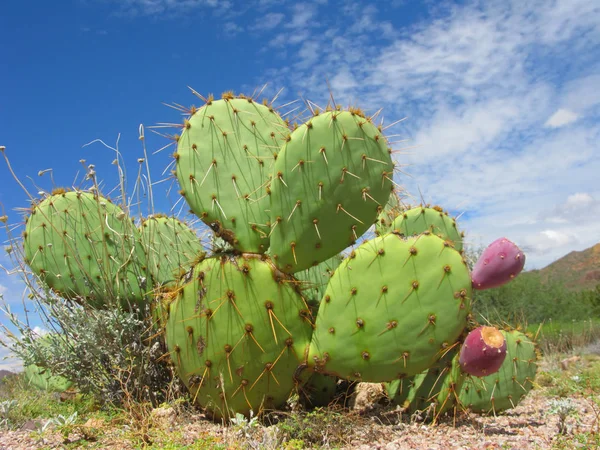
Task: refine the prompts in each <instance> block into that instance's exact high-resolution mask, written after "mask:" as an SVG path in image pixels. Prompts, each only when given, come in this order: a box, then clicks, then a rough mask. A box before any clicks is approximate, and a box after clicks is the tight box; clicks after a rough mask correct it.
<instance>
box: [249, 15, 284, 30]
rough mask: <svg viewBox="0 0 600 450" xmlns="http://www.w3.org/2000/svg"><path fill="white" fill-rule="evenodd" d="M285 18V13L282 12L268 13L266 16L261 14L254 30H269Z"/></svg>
mask: <svg viewBox="0 0 600 450" xmlns="http://www.w3.org/2000/svg"><path fill="white" fill-rule="evenodd" d="M284 18H285V14H282V13H267V14H265V15H264V16H260V17H258V18H257V19H256V22H255V23H254V26H253V27H252V29H253V30H257V31H267V30H272V29H273V28H276V27H277V26H278V25H279V24H280V23H281V22H282V21H283V19H284Z"/></svg>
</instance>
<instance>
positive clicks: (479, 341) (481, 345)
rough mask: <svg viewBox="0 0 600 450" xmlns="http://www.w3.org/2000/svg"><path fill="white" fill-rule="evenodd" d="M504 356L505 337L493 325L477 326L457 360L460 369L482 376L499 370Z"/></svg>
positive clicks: (469, 335) (466, 340)
mask: <svg viewBox="0 0 600 450" xmlns="http://www.w3.org/2000/svg"><path fill="white" fill-rule="evenodd" d="M504 358H506V339H504V335H503V334H502V333H501V332H500V331H499V330H498V329H496V328H494V327H479V328H476V329H474V330H473V331H471V332H470V333H469V334H468V336H467V338H466V339H465V342H464V343H463V346H462V348H461V349H460V357H459V360H458V362H459V363H460V367H461V368H462V370H463V371H464V372H466V373H468V374H470V375H473V376H475V377H484V376H486V375H491V374H493V373H496V372H498V370H500V366H502V363H503V362H504Z"/></svg>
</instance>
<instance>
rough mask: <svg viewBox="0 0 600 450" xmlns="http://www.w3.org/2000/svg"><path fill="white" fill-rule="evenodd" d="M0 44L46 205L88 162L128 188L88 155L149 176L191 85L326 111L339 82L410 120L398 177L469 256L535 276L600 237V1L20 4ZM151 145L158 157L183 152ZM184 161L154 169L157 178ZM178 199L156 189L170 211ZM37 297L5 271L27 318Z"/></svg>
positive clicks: (10, 145) (8, 12) (4, 124)
mask: <svg viewBox="0 0 600 450" xmlns="http://www.w3.org/2000/svg"><path fill="white" fill-rule="evenodd" d="M0 30H2V41H3V44H2V46H0V61H1V64H2V71H1V72H0V73H1V74H0V80H1V82H0V145H4V146H6V148H7V150H6V152H7V155H8V157H9V158H10V161H11V163H12V165H13V167H14V169H15V171H16V172H17V174H18V176H19V177H20V178H21V179H23V180H24V181H25V183H26V185H27V188H28V189H29V190H30V191H31V192H32V193H36V192H37V191H38V190H39V189H38V188H41V189H50V188H51V187H52V183H51V180H50V178H49V173H46V174H45V175H44V176H41V177H38V175H37V174H38V172H39V171H40V170H45V169H48V168H52V169H53V172H52V174H53V177H54V181H55V183H56V184H57V185H67V186H69V185H71V184H72V183H73V179H74V177H75V174H76V173H77V171H79V172H80V174H81V169H82V166H81V164H80V162H79V161H80V160H81V159H85V160H86V161H87V163H94V164H95V165H96V167H97V171H98V173H99V175H100V176H101V177H102V178H103V179H104V180H106V183H107V186H112V185H114V184H115V182H116V173H115V168H114V166H112V165H111V161H112V160H113V154H111V151H110V150H108V149H107V148H105V147H103V146H102V145H100V144H93V145H90V146H87V147H83V145H84V144H86V143H88V142H90V141H93V140H94V139H102V140H104V141H105V142H106V143H108V144H109V145H114V144H115V142H116V140H117V137H118V136H119V135H120V141H119V148H120V149H121V151H122V152H123V154H124V158H125V160H126V163H127V169H128V170H129V171H130V172H131V173H133V172H135V171H137V162H136V160H137V158H139V157H140V156H141V154H142V147H141V145H140V141H139V140H138V139H137V138H138V127H139V125H140V124H144V125H145V126H149V125H152V124H155V123H157V122H173V121H178V120H180V117H179V115H178V113H177V112H176V111H174V110H172V109H169V108H167V107H165V106H163V105H162V104H161V102H177V103H181V104H185V105H191V104H194V103H195V104H196V105H198V104H199V101H198V99H197V98H195V97H194V96H193V95H191V94H190V92H189V91H188V89H187V87H186V86H188V85H189V86H192V87H194V88H195V89H196V90H198V91H199V92H201V93H203V94H208V93H215V94H217V95H218V94H220V93H221V92H223V91H226V90H235V91H236V92H245V93H252V92H253V91H254V90H255V89H256V88H257V87H258V88H260V87H262V86H263V85H264V84H265V83H268V86H267V88H266V89H265V91H264V94H265V96H267V97H272V96H274V95H275V93H276V92H277V91H278V90H279V89H280V88H284V89H285V90H284V93H283V94H282V95H281V96H280V97H279V99H280V100H279V103H280V104H283V103H285V102H287V101H290V100H294V99H296V98H298V97H300V96H301V97H303V98H307V99H310V100H312V101H314V102H316V103H317V104H324V103H326V102H327V97H328V89H327V83H326V81H327V80H329V82H330V85H331V87H332V90H333V93H334V95H335V97H336V101H337V102H338V103H342V104H356V105H359V106H362V107H363V108H365V109H367V110H368V111H371V112H375V111H376V110H377V109H379V108H381V107H383V108H384V110H383V113H382V115H383V117H385V121H386V123H391V122H393V121H395V120H397V119H400V118H403V117H405V116H407V117H408V119H407V120H405V121H404V122H402V124H399V125H397V126H395V127H393V128H392V129H390V130H389V131H390V132H391V133H393V134H394V135H398V137H396V138H394V139H392V140H403V139H407V140H408V141H406V143H402V144H399V145H405V146H411V147H412V146H416V148H414V149H412V150H409V151H406V152H405V153H400V154H398V155H396V156H397V159H398V161H399V162H400V163H401V164H408V165H409V166H408V167H407V168H406V171H407V172H408V173H409V174H410V175H411V177H406V176H402V175H398V176H397V177H396V181H397V182H398V183H399V184H402V185H403V186H405V187H406V189H407V190H408V192H409V193H411V194H413V195H414V200H415V201H417V202H418V201H420V198H421V197H420V196H421V194H420V193H422V195H423V198H424V199H425V200H426V201H427V202H431V203H437V204H441V205H443V206H444V207H446V208H448V209H449V210H450V211H451V212H452V213H453V214H457V215H458V214H461V213H462V214H463V215H462V216H461V225H462V228H463V229H464V230H465V231H466V232H467V240H468V241H469V243H471V244H473V245H476V246H477V245H483V244H485V243H488V242H490V241H492V240H494V239H495V238H497V237H499V236H506V237H508V238H510V239H512V240H514V241H515V242H517V243H518V244H519V245H520V246H521V247H522V248H523V249H524V250H525V251H526V252H527V258H528V263H527V266H526V268H528V269H533V268H540V267H543V266H544V265H546V264H548V263H549V262H551V261H553V260H554V259H556V258H558V257H561V256H563V255H564V254H566V253H568V252H570V251H573V250H582V249H585V248H587V247H590V246H591V245H593V244H595V243H598V242H599V241H600V185H599V184H598V182H597V180H598V175H597V174H599V173H600V120H599V119H600V5H598V3H597V2H590V1H589V0H568V1H562V2H561V1H535V0H533V1H528V2H522V1H519V0H514V1H505V2H472V1H464V2H429V1H427V2H417V1H385V2H383V1H381V2H366V1H343V0H339V1H333V0H329V1H327V0H309V1H305V2H290V1H284V0H277V1H274V0H244V1H241V0H240V1H234V0H230V1H216V0H121V1H116V0H115V1H111V0H63V1H60V2H44V1H41V0H34V1H31V2H27V3H24V2H22V1H19V0H7V1H4V2H2V4H1V5H0ZM146 135H147V146H148V150H149V151H150V152H153V151H154V150H157V149H159V148H161V147H162V146H164V145H165V144H166V143H167V141H165V140H164V139H163V138H161V137H159V136H153V135H151V134H150V133H148V132H146ZM168 153H170V152H169V151H164V152H162V153H159V154H157V155H153V156H152V157H151V158H150V164H151V167H152V173H153V177H154V179H160V177H161V176H160V174H161V172H162V171H163V169H164V167H166V166H167V164H168V163H169V158H168ZM28 175H29V176H30V177H31V178H32V179H33V182H35V184H36V185H37V186H34V184H33V182H32V181H30V180H27V178H26V177H27V176H28ZM80 176H81V175H80ZM0 177H1V179H2V187H1V189H0V203H1V204H2V206H3V208H4V210H5V211H6V213H7V214H8V216H9V222H10V223H11V224H15V225H16V224H18V223H20V222H22V217H21V216H20V215H19V213H18V212H15V211H14V208H15V207H24V206H27V204H28V200H27V196H26V195H25V193H24V192H23V191H22V190H21V188H20V187H19V186H18V184H17V183H16V182H14V181H13V179H12V177H11V176H10V173H9V172H8V169H7V167H6V165H5V164H3V163H2V162H1V161H0ZM167 187H168V183H164V184H161V185H158V186H157V187H156V188H155V196H156V198H157V199H160V201H159V202H158V204H157V206H158V208H159V209H161V210H163V211H167V210H169V209H170V207H171V205H172V203H173V200H175V197H174V196H171V197H168V196H167V195H166V192H165V190H166V188H167ZM419 192H420V193H419ZM171 198H172V199H173V200H171ZM2 233H3V232H2ZM1 237H2V240H3V241H4V240H5V239H6V237H5V236H4V234H3V235H2V236H1ZM0 263H1V264H3V265H6V264H7V260H6V257H5V256H4V255H2V256H0ZM22 290H23V288H22V285H21V284H20V283H19V280H18V278H17V277H9V276H6V275H5V274H4V273H0V292H2V293H3V294H4V296H5V299H6V300H7V301H8V303H9V304H10V305H11V307H12V308H13V310H14V311H16V312H17V313H19V312H21V310H22V307H21V306H20V298H21V293H22ZM0 320H2V321H3V322H6V320H5V319H4V318H0ZM36 320H37V319H34V324H36V323H37V322H36ZM0 365H1V364H0Z"/></svg>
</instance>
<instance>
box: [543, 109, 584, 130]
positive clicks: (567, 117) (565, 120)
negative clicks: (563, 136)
mask: <svg viewBox="0 0 600 450" xmlns="http://www.w3.org/2000/svg"><path fill="white" fill-rule="evenodd" d="M577 119H579V115H578V114H576V113H574V112H573V111H571V110H568V109H563V108H560V109H559V110H557V111H556V112H555V113H554V114H552V115H551V116H550V117H549V118H548V120H547V121H546V124H545V125H546V126H547V127H550V128H559V127H563V126H565V125H568V124H570V123H572V122H575V121H576V120H577Z"/></svg>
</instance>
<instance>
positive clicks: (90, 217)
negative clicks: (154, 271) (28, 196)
mask: <svg viewBox="0 0 600 450" xmlns="http://www.w3.org/2000/svg"><path fill="white" fill-rule="evenodd" d="M140 239H141V237H140V234H139V231H138V230H137V229H136V227H135V225H134V224H133V223H132V221H131V219H129V218H128V217H127V215H126V214H125V213H124V212H123V210H122V209H121V208H119V207H118V206H116V205H114V204H112V203H111V202H110V201H109V200H108V199H105V198H103V197H100V196H95V195H93V194H91V193H89V192H80V191H70V192H65V191H63V190H59V191H57V192H56V194H54V195H51V196H49V197H47V198H45V199H44V200H42V201H41V202H40V203H38V204H36V205H34V207H33V209H32V212H31V215H30V216H29V217H28V218H27V225H26V228H25V233H24V239H23V245H24V249H25V261H26V262H27V264H28V265H29V266H30V267H31V269H32V270H33V272H34V273H36V274H38V275H39V277H40V279H41V280H42V281H43V282H45V283H46V284H47V285H48V286H49V287H50V288H52V289H53V290H54V291H56V292H57V293H58V294H59V295H61V296H62V297H64V298H67V299H73V300H77V301H84V302H86V303H88V304H90V305H94V306H98V307H101V306H107V304H111V305H114V304H115V303H119V302H120V304H121V305H123V306H128V305H129V302H132V303H140V302H142V301H143V300H144V294H145V290H146V282H147V275H148V274H147V269H146V255H145V253H144V249H143V246H142V244H141V242H140Z"/></svg>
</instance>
